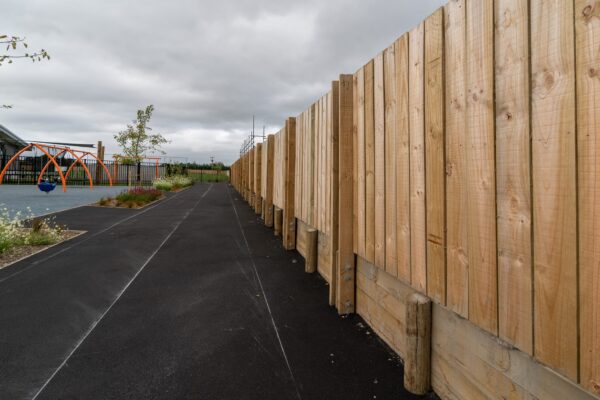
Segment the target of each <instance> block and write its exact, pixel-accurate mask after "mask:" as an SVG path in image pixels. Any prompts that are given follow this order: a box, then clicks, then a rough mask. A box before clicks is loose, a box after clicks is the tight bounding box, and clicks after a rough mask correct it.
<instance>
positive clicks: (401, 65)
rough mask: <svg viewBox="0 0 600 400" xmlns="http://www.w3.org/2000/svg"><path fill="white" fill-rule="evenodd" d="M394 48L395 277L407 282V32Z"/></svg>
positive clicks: (408, 265) (408, 258)
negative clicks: (396, 266) (396, 269)
mask: <svg viewBox="0 0 600 400" xmlns="http://www.w3.org/2000/svg"><path fill="white" fill-rule="evenodd" d="M394 47H395V57H396V60H395V65H394V67H395V83H396V93H395V97H396V156H395V159H396V239H397V244H396V259H397V263H398V272H397V276H398V278H400V279H401V280H402V281H403V282H405V283H408V284H410V275H411V274H410V259H411V254H410V251H411V250H410V130H409V115H410V113H409V104H408V103H409V92H408V86H409V84H408V75H409V66H408V34H405V35H404V36H402V37H401V38H400V39H398V40H397V41H396V43H395V45H394Z"/></svg>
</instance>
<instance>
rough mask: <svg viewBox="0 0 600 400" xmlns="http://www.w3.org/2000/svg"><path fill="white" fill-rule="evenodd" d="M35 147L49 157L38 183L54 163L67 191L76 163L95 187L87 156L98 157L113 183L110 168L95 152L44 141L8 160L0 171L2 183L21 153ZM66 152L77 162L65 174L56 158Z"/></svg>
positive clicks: (91, 186) (91, 187)
mask: <svg viewBox="0 0 600 400" xmlns="http://www.w3.org/2000/svg"><path fill="white" fill-rule="evenodd" d="M35 149H37V150H40V151H41V152H42V153H44V154H45V155H46V156H47V157H48V162H47V163H46V165H44V168H43V169H42V172H41V173H40V175H39V176H38V180H37V182H38V184H39V183H40V182H41V181H42V178H43V177H44V174H45V173H46V171H47V170H48V168H49V167H50V165H52V164H54V167H55V169H56V171H57V172H58V175H59V176H60V181H61V184H62V188H63V192H66V191H67V178H68V177H69V175H70V174H71V171H73V167H74V166H75V164H80V165H81V166H82V167H83V169H84V171H85V173H86V175H87V177H88V180H89V181H90V189H93V188H94V179H93V178H92V174H91V173H90V171H89V169H88V167H87V166H86V165H85V163H84V162H83V158H85V157H87V156H91V157H93V158H95V159H96V161H97V162H98V164H99V165H101V166H102V168H103V169H104V172H106V175H107V176H108V181H109V183H110V186H112V185H113V181H112V176H111V174H110V171H109V170H108V168H106V165H104V163H103V162H102V160H100V159H99V158H98V157H97V156H96V155H95V154H93V153H90V152H89V151H82V150H73V149H70V148H68V147H60V146H53V145H48V144H42V143H30V144H29V145H27V146H26V147H25V148H23V149H22V150H21V151H19V152H18V153H17V154H15V155H14V156H13V157H12V158H11V159H10V160H9V161H8V163H6V165H5V166H4V168H3V169H2V172H0V185H1V184H2V182H3V181H4V175H5V174H6V172H7V171H8V168H9V167H10V165H11V164H12V163H13V162H14V161H15V160H17V159H18V158H19V157H20V156H21V154H23V153H25V152H26V151H28V150H35ZM50 150H55V151H56V154H55V155H52V154H50ZM65 153H69V154H70V155H72V156H73V157H74V159H75V162H74V163H73V164H71V166H70V167H69V168H68V169H67V172H66V173H65V174H63V172H62V169H61V167H60V165H58V162H57V161H56V158H57V157H59V156H61V155H63V154H65Z"/></svg>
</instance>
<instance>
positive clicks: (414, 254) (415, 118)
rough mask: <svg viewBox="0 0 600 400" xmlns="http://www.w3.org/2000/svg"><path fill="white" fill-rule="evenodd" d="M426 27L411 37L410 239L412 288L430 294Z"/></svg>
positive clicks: (418, 29)
mask: <svg viewBox="0 0 600 400" xmlns="http://www.w3.org/2000/svg"><path fill="white" fill-rule="evenodd" d="M424 33H425V24H424V23H421V24H419V26H418V27H417V28H415V29H413V30H412V31H411V32H410V33H409V68H410V69H409V110H410V150H411V153H410V191H411V194H410V236H411V246H410V247H411V251H410V252H411V267H410V269H411V285H412V286H413V287H414V288H415V289H417V290H419V291H420V292H422V293H426V292H427V245H426V243H427V241H426V225H427V216H426V213H425V121H424V111H423V107H424V89H425V86H424V82H425V81H424V79H425V78H424V68H423V64H424V62H423V61H424V51H425V48H424V40H425V35H424Z"/></svg>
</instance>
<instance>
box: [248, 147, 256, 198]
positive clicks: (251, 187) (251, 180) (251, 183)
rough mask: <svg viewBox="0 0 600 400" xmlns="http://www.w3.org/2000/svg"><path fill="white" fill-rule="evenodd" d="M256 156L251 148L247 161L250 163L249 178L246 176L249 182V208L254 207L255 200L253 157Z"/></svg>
mask: <svg viewBox="0 0 600 400" xmlns="http://www.w3.org/2000/svg"><path fill="white" fill-rule="evenodd" d="M255 154H256V151H255V148H252V149H251V150H250V159H249V163H250V168H249V170H248V171H249V176H248V182H249V186H248V187H249V190H250V198H249V200H248V202H249V203H250V207H254V198H255V194H254V189H255V188H254V155H255Z"/></svg>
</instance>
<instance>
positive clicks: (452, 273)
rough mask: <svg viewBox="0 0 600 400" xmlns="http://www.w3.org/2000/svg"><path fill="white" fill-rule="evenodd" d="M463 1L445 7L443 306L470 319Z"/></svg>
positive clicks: (464, 17)
mask: <svg viewBox="0 0 600 400" xmlns="http://www.w3.org/2000/svg"><path fill="white" fill-rule="evenodd" d="M465 3H466V0H452V1H450V2H449V3H448V4H446V6H445V7H444V10H445V17H444V23H445V26H446V33H445V40H444V45H445V63H446V68H445V85H446V95H445V99H446V218H447V219H446V222H447V229H448V230H447V237H446V243H447V250H446V257H447V260H446V262H447V265H446V282H447V283H446V287H447V292H446V305H447V307H448V308H450V309H451V310H452V311H454V312H456V313H458V314H460V315H461V316H463V317H465V318H468V317H469V258H468V217H469V214H468V209H467V195H468V192H467V184H466V182H467V175H468V171H467V161H466V157H467V152H466V150H467V149H466V118H467V104H466V95H465V92H466V82H465V79H466V57H467V54H466V52H465V46H466V34H467V33H466V32H467V31H466V27H467V15H466V5H465Z"/></svg>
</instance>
